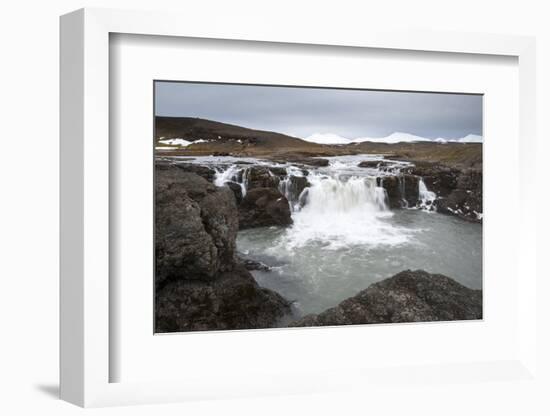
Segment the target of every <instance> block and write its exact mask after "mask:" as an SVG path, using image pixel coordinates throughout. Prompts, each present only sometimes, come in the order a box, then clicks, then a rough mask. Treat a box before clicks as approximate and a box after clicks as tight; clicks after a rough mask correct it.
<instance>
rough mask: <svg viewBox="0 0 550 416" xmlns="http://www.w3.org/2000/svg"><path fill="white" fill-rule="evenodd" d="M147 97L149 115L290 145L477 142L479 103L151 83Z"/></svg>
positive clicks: (461, 98) (429, 96)
mask: <svg viewBox="0 0 550 416" xmlns="http://www.w3.org/2000/svg"><path fill="white" fill-rule="evenodd" d="M155 91H156V94H155V107H156V110H155V111H156V114H157V115H161V116H182V117H200V118H206V119H210V120H215V121H221V122H225V123H231V124H236V125H239V126H243V127H249V128H255V129H262V130H271V131H276V132H280V133H286V134H291V135H293V136H296V137H307V136H309V135H311V134H314V133H334V134H338V135H340V136H343V137H346V138H358V137H385V136H388V135H390V134H391V133H394V132H404V133H410V134H414V135H418V136H422V137H427V138H431V139H435V138H438V137H442V138H445V139H456V138H460V137H464V136H466V135H468V134H478V135H482V97H481V96H480V95H464V94H433V93H416V92H414V93H410V92H390V91H368V90H341V89H319V88H291V87H269V86H251V85H226V84H197V83H183V82H157V83H156V89H155Z"/></svg>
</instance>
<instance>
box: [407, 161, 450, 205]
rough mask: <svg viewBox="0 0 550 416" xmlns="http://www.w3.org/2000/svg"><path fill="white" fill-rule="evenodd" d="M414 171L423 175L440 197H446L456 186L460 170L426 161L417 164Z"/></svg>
mask: <svg viewBox="0 0 550 416" xmlns="http://www.w3.org/2000/svg"><path fill="white" fill-rule="evenodd" d="M412 173H413V174H414V175H418V176H420V177H422V179H423V180H424V183H425V184H426V186H427V187H428V189H429V190H430V191H432V192H435V194H436V195H437V196H438V197H446V196H448V195H449V194H450V193H451V192H452V191H453V190H454V189H455V188H456V185H457V178H458V176H459V175H460V170H458V169H452V168H449V167H446V166H443V165H439V164H433V163H426V162H424V163H422V164H418V165H417V166H415V167H414V168H413V169H412Z"/></svg>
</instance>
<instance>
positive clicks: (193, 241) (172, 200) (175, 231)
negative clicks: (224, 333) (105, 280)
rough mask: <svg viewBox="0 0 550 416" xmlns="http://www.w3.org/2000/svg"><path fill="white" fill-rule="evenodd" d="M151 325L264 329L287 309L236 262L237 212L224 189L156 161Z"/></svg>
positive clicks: (178, 328) (161, 327)
mask: <svg viewBox="0 0 550 416" xmlns="http://www.w3.org/2000/svg"><path fill="white" fill-rule="evenodd" d="M155 199H156V201H155V237H156V240H155V252H156V262H155V287H156V304H155V308H156V330H157V331H159V332H166V331H188V330H214V329H239V328H266V327H272V326H275V325H277V322H278V321H279V319H280V318H281V317H283V316H284V315H286V314H288V313H289V312H290V307H289V303H288V302H287V301H286V300H285V299H283V298H282V297H281V296H280V295H278V294H277V293H275V292H272V291H270V290H268V289H264V288H261V287H260V286H258V284H257V283H256V282H255V280H254V278H253V277H252V275H250V273H249V272H248V271H247V270H246V268H245V266H244V265H242V264H241V263H239V262H238V261H237V260H236V256H235V240H236V234H237V230H238V211H237V206H236V202H235V197H234V195H233V193H232V191H231V190H230V189H229V188H228V187H225V186H224V187H216V186H214V185H213V184H211V183H209V182H208V181H206V180H205V179H203V178H201V177H200V176H198V175H197V174H195V173H190V172H185V171H183V170H182V169H179V168H178V167H175V166H169V165H157V169H156V194H155Z"/></svg>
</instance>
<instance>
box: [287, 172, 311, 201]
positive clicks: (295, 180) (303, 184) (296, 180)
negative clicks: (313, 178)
mask: <svg viewBox="0 0 550 416" xmlns="http://www.w3.org/2000/svg"><path fill="white" fill-rule="evenodd" d="M310 186H311V184H310V183H309V181H308V180H307V178H306V177H304V176H289V177H288V178H286V179H285V180H283V181H281V183H280V185H279V188H280V189H281V191H282V193H283V194H284V195H285V197H286V198H287V199H288V200H289V201H290V203H291V204H292V206H295V205H296V204H299V205H300V206H302V207H303V206H304V204H305V197H304V198H302V200H300V195H302V192H303V191H304V189H306V188H309V187H310Z"/></svg>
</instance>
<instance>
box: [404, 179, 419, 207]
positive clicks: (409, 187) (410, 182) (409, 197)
mask: <svg viewBox="0 0 550 416" xmlns="http://www.w3.org/2000/svg"><path fill="white" fill-rule="evenodd" d="M419 180H420V178H419V177H418V176H416V175H409V174H405V175H402V177H401V181H402V184H401V186H402V198H403V199H404V200H405V201H406V202H407V206H408V207H414V206H416V203H417V202H418V182H419Z"/></svg>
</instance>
